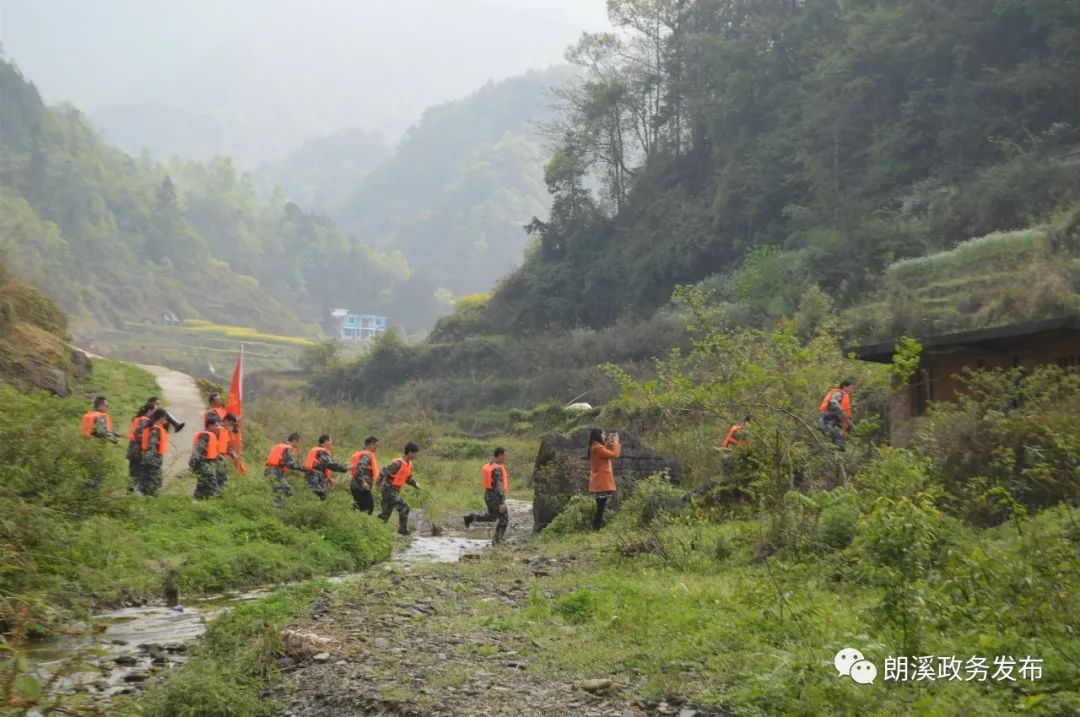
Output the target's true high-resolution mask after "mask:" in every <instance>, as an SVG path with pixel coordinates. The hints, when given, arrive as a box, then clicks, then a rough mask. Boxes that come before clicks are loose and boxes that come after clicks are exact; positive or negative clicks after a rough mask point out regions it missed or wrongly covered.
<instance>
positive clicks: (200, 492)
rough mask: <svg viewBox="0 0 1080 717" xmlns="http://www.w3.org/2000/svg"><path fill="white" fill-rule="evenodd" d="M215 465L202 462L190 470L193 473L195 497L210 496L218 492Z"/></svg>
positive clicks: (200, 498)
mask: <svg viewBox="0 0 1080 717" xmlns="http://www.w3.org/2000/svg"><path fill="white" fill-rule="evenodd" d="M215 468H216V466H215V465H214V464H213V463H207V462H205V461H204V462H203V463H201V464H199V465H198V466H195V467H193V468H192V469H191V470H192V471H193V472H194V473H195V498H196V499H197V500H202V499H203V498H211V497H213V496H215V495H217V493H218V486H217V473H216V471H215Z"/></svg>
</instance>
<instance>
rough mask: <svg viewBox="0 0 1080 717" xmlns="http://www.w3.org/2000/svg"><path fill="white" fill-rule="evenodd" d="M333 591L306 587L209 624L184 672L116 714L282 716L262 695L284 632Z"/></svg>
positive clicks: (244, 607)
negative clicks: (290, 622)
mask: <svg viewBox="0 0 1080 717" xmlns="http://www.w3.org/2000/svg"><path fill="white" fill-rule="evenodd" d="M328 587H329V586H328V585H327V584H326V583H323V582H318V581H316V582H309V583H304V584H302V585H295V586H291V587H288V588H285V589H284V590H281V591H279V592H277V593H275V594H274V595H272V596H270V597H268V598H264V599H262V600H258V601H255V602H251V603H246V604H243V605H240V606H238V607H236V608H235V609H233V610H232V611H230V612H229V613H228V614H226V615H224V616H222V617H220V618H218V619H216V620H214V621H213V622H212V623H211V624H210V627H209V629H208V630H207V631H206V633H205V634H204V635H203V637H202V639H201V640H200V641H199V644H198V646H197V647H196V648H195V649H194V651H193V657H192V659H191V660H190V661H188V662H187V663H186V664H185V665H184V666H183V668H181V669H179V670H177V671H175V672H173V673H171V674H170V675H169V679H168V680H167V681H166V682H164V683H161V684H158V685H157V686H155V687H154V688H153V689H151V690H150V691H149V692H148V693H147V694H146V695H145V696H144V697H142V698H140V699H139V700H138V702H137V703H135V702H134V701H133V702H121V703H119V704H117V705H114V709H116V712H117V714H141V715H149V716H150V717H214V716H221V717H226V716H231V715H237V716H238V715H244V716H245V717H247V716H250V717H260V716H262V715H273V714H277V711H276V707H275V705H274V704H273V703H272V702H269V701H267V700H264V699H262V698H261V696H260V694H259V693H260V691H261V690H262V689H263V688H264V687H266V686H268V685H270V684H271V683H272V682H273V681H274V677H275V676H276V675H277V672H276V670H274V668H273V667H272V660H273V658H274V657H275V656H276V653H277V652H278V651H279V650H280V648H281V634H282V631H283V629H284V628H285V626H286V624H287V623H288V622H289V621H290V620H291V619H293V618H295V617H296V616H297V615H299V614H301V613H303V612H304V611H305V610H306V609H307V607H308V606H309V605H310V604H311V602H312V601H313V600H314V599H315V598H316V597H317V596H318V595H320V594H322V593H323V592H324V591H325V590H327V589H328Z"/></svg>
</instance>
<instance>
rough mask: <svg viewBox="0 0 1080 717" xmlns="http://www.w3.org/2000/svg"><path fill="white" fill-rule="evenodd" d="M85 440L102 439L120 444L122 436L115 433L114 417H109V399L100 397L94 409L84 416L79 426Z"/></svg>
mask: <svg viewBox="0 0 1080 717" xmlns="http://www.w3.org/2000/svg"><path fill="white" fill-rule="evenodd" d="M79 432H80V433H82V436H83V438H102V439H104V440H106V441H112V442H113V443H119V442H120V436H118V435H116V434H115V433H113V429H112V416H110V415H109V399H107V398H105V397H104V396H98V397H97V398H95V399H94V407H93V408H92V409H91V410H89V411H87V412H86V413H84V414H83V417H82V421H81V422H80V424H79Z"/></svg>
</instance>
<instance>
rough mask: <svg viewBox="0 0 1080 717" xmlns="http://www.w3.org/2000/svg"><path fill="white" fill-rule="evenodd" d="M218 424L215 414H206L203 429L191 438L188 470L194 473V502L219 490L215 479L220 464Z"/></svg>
mask: <svg viewBox="0 0 1080 717" xmlns="http://www.w3.org/2000/svg"><path fill="white" fill-rule="evenodd" d="M220 424H221V421H219V420H218V417H217V414H216V413H207V415H206V426H205V428H203V430H201V431H199V432H198V433H196V434H195V435H194V436H192V437H191V439H192V440H191V458H190V459H189V460H188V468H190V469H191V470H192V472H194V473H195V500H202V499H203V498H211V497H213V496H215V495H217V494H218V491H219V490H220V488H219V486H218V479H217V470H218V465H219V464H220V463H221V462H222V457H221V439H220V438H219V437H218V436H219V430H218V429H219V428H220V427H221V426H220ZM225 440H226V441H227V440H228V437H226V439H225Z"/></svg>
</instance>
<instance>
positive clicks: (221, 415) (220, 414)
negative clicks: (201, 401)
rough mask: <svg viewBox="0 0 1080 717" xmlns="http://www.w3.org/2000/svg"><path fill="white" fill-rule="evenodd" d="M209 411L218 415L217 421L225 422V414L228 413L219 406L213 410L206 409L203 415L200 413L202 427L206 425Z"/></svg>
mask: <svg viewBox="0 0 1080 717" xmlns="http://www.w3.org/2000/svg"><path fill="white" fill-rule="evenodd" d="M211 411H213V412H214V413H216V414H217V415H218V418H219V419H221V420H222V421H224V420H225V414H227V413H228V411H226V410H225V409H224V408H222V407H221V406H215V407H214V408H208V409H206V410H205V411H203V413H202V424H203V425H204V426H205V425H206V417H207V416H209V415H210V412H211Z"/></svg>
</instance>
